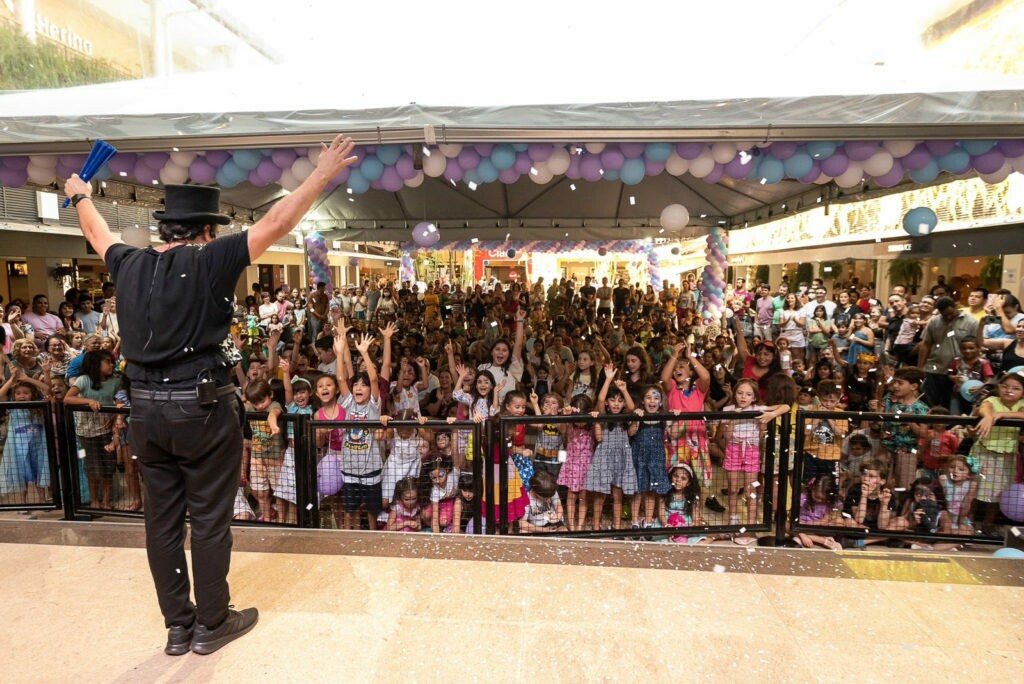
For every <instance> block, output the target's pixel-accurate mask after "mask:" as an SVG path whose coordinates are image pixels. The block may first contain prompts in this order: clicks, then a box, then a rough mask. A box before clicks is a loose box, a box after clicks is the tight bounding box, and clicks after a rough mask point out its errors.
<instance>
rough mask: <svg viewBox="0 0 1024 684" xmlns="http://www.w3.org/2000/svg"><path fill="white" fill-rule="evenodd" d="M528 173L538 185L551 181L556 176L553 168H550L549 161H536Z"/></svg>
mask: <svg viewBox="0 0 1024 684" xmlns="http://www.w3.org/2000/svg"><path fill="white" fill-rule="evenodd" d="M526 175H527V176H529V177H530V180H532V181H533V182H534V183H536V184H537V185H544V184H546V183H549V182H551V179H552V178H554V177H555V174H553V173H551V169H550V168H548V164H547V162H534V163H533V168H531V169H530V172H529V173H528V174H526Z"/></svg>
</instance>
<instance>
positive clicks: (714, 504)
mask: <svg viewBox="0 0 1024 684" xmlns="http://www.w3.org/2000/svg"><path fill="white" fill-rule="evenodd" d="M704 506H705V507H707V508H709V509H711V510H712V511H714V512H715V513H724V512H725V506H723V505H722V502H720V501H719V500H718V499H717V497H715V496H714V495H711V496H709V497H708V498H706V499H704Z"/></svg>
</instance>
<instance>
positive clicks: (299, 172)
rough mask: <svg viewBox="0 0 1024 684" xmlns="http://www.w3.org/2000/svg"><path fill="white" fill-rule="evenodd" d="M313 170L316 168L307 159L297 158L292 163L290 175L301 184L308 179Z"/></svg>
mask: <svg viewBox="0 0 1024 684" xmlns="http://www.w3.org/2000/svg"><path fill="white" fill-rule="evenodd" d="M315 168H316V166H315V165H314V164H313V162H311V161H310V160H309V157H299V158H298V159H296V160H295V161H294V162H292V175H293V176H295V177H296V178H297V179H299V181H300V182H301V181H304V180H306V179H307V178H309V174H311V173H313V169H315Z"/></svg>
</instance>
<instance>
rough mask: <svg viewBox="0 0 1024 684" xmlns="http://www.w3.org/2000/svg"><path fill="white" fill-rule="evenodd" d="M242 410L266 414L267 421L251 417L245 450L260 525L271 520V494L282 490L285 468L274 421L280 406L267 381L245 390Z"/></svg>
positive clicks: (279, 432)
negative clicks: (283, 469) (249, 434)
mask: <svg viewBox="0 0 1024 684" xmlns="http://www.w3.org/2000/svg"><path fill="white" fill-rule="evenodd" d="M245 409H246V411H253V412H256V413H263V412H266V413H267V418H266V419H263V418H250V419H249V428H250V429H251V430H252V437H251V438H250V439H249V446H248V449H247V452H248V458H247V459H246V460H247V461H248V463H249V487H250V488H251V489H252V491H253V493H254V494H256V501H257V502H258V503H259V514H260V515H259V518H258V520H259V521H260V522H268V521H271V520H273V519H274V515H273V512H272V509H271V507H270V492H271V490H273V491H274V493H275V494H276V493H277V491H278V490H279V489H280V488H281V482H280V477H281V467H282V466H283V465H284V453H283V450H282V449H281V445H280V442H279V436H280V434H281V428H280V427H279V426H278V424H277V418H278V416H280V415H281V413H282V412H283V409H282V408H281V405H280V404H278V403H277V402H276V401H274V395H273V392H272V391H271V389H270V384H269V383H268V382H267V381H266V380H255V381H253V382H250V383H249V384H248V385H247V386H246V388H245Z"/></svg>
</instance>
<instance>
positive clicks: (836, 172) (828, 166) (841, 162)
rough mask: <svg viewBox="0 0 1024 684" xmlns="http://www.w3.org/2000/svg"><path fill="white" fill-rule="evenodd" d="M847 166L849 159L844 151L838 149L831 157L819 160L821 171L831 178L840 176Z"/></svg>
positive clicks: (848, 166) (848, 165)
mask: <svg viewBox="0 0 1024 684" xmlns="http://www.w3.org/2000/svg"><path fill="white" fill-rule="evenodd" d="M848 168H850V159H849V158H848V157H847V156H846V154H845V153H844V152H840V151H838V150H837V151H836V153H835V154H833V155H832V156H831V157H829V158H828V159H823V160H822V162H821V172H822V173H824V174H825V175H826V176H831V177H832V178H836V177H838V176H842V175H843V173H845V172H846V169H848Z"/></svg>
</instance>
